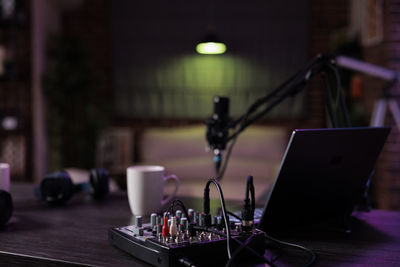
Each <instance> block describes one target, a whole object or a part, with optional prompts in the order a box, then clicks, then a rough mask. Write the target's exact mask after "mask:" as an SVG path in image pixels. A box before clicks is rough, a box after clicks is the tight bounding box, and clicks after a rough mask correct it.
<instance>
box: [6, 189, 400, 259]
mask: <svg viewBox="0 0 400 267" xmlns="http://www.w3.org/2000/svg"><path fill="white" fill-rule="evenodd" d="M33 191H34V186H33V185H30V184H12V185H11V194H12V196H13V202H14V214H13V217H12V219H11V221H10V223H9V224H8V225H7V226H6V227H4V228H3V229H1V230H0V266H3V265H7V266H136V265H139V266H147V264H146V263H144V262H142V261H140V260H138V259H136V258H134V257H132V256H130V255H128V254H126V253H124V252H122V251H120V250H119V249H117V248H115V247H113V246H111V245H110V244H109V241H108V229H110V228H112V227H117V226H124V225H129V224H132V220H133V216H132V215H131V212H130V209H129V204H128V200H127V196H126V192H124V191H122V192H114V193H111V194H110V195H109V197H108V198H107V199H106V200H104V201H100V202H99V201H95V200H92V199H91V197H90V195H88V194H85V193H79V194H76V195H74V196H73V198H72V199H71V200H70V201H69V202H68V203H66V205H64V206H62V207H57V206H49V205H47V204H45V203H43V202H41V201H40V200H38V199H36V198H35V196H34V193H33ZM183 201H184V202H185V200H184V199H183ZM188 201H191V200H188ZM213 203H214V204H215V205H214V206H218V201H215V202H213ZM191 207H193V208H196V209H199V210H200V209H201V201H194V202H193V201H192V202H191ZM352 226H353V233H352V234H351V235H350V236H349V237H346V236H344V235H341V234H335V235H325V234H314V235H311V236H310V235H308V236H300V237H296V238H294V237H293V238H289V239H286V241H291V242H296V243H297V244H301V245H305V246H307V247H309V248H311V249H313V250H314V251H315V252H316V253H317V256H318V258H317V261H316V263H315V266H354V265H363V266H364V265H365V266H400V212H394V211H380V210H374V211H372V212H369V213H357V214H355V219H354V220H353V224H352ZM294 253H295V252H293V251H285V250H284V249H282V250H277V255H278V256H279V257H278V260H277V262H276V264H277V265H278V266H291V265H296V266H299V265H300V266H301V265H302V264H301V263H304V261H303V259H304V260H306V258H304V256H300V258H296V257H293V254H294Z"/></svg>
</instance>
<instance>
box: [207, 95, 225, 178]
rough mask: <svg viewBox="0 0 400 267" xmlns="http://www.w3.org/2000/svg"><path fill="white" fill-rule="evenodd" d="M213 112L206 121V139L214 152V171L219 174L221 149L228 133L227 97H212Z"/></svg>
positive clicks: (223, 147)
mask: <svg viewBox="0 0 400 267" xmlns="http://www.w3.org/2000/svg"><path fill="white" fill-rule="evenodd" d="M213 102H214V112H213V115H212V116H211V117H210V118H209V119H208V120H207V121H206V126H207V131H206V139H207V142H208V145H209V147H210V148H211V149H212V150H213V152H214V163H215V169H216V173H217V174H219V169H220V167H221V161H222V153H221V152H222V150H224V149H225V148H226V143H227V138H228V133H229V131H228V130H229V124H230V118H229V98H227V97H220V96H216V97H214V99H213Z"/></svg>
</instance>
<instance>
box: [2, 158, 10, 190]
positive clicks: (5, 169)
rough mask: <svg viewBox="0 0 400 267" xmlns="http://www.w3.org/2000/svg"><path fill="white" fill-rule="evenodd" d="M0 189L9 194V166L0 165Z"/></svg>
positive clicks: (5, 164)
mask: <svg viewBox="0 0 400 267" xmlns="http://www.w3.org/2000/svg"><path fill="white" fill-rule="evenodd" d="M0 189H1V190H4V191H7V192H10V165H9V164H8V163H0Z"/></svg>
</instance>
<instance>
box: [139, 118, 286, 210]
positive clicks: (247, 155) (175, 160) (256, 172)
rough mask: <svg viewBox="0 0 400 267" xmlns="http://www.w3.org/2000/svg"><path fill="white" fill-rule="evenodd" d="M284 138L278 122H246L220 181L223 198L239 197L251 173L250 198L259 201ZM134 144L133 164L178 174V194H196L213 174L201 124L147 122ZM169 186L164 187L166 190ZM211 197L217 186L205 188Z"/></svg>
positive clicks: (275, 166)
mask: <svg viewBox="0 0 400 267" xmlns="http://www.w3.org/2000/svg"><path fill="white" fill-rule="evenodd" d="M288 140H289V134H288V131H287V129H286V128H284V127H278V126H250V127H249V128H247V129H246V131H244V132H243V133H242V134H241V135H239V137H238V139H237V141H236V144H235V146H234V148H233V151H232V153H231V157H230V160H229V163H228V167H227V169H226V172H225V175H224V177H223V179H222V180H221V187H222V189H223V192H224V196H225V198H227V199H242V198H243V197H244V192H245V182H246V179H247V177H248V176H249V175H252V176H253V177H254V183H255V188H256V198H258V199H260V201H261V202H262V201H264V198H263V195H265V192H266V191H267V190H268V189H269V188H270V186H271V184H272V183H273V180H274V178H275V175H276V173H277V171H278V168H279V166H280V162H281V159H282V156H283V154H284V151H285V148H286V145H287V142H288ZM136 146H137V148H136V149H137V151H138V153H139V161H138V162H136V163H135V164H151V165H153V164H157V165H163V166H165V167H166V174H175V175H177V176H178V177H179V179H180V181H181V184H180V188H179V191H178V195H180V196H199V197H201V196H202V195H203V188H204V185H205V184H206V182H207V180H208V179H209V178H214V177H215V166H214V163H213V153H212V151H209V149H207V142H206V139H205V126H204V125H195V126H177V127H150V128H147V129H146V130H144V131H143V132H142V133H141V136H140V138H138V143H137V144H136ZM223 155H224V156H225V155H226V151H225V153H224V154H223ZM170 187H171V185H169V186H167V188H166V190H172V188H170ZM211 196H212V197H213V196H215V197H217V191H216V190H213V189H211Z"/></svg>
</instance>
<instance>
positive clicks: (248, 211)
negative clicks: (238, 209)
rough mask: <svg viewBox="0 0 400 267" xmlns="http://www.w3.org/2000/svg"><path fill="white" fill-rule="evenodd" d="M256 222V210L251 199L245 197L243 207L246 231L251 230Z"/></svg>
mask: <svg viewBox="0 0 400 267" xmlns="http://www.w3.org/2000/svg"><path fill="white" fill-rule="evenodd" d="M253 224H254V211H253V210H252V208H251V205H250V200H249V199H245V200H244V204H243V209H242V229H243V231H245V232H248V231H251V230H252V229H253Z"/></svg>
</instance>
